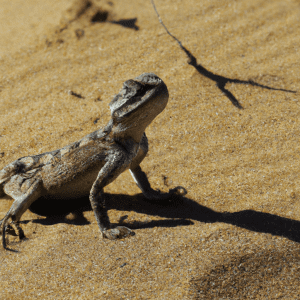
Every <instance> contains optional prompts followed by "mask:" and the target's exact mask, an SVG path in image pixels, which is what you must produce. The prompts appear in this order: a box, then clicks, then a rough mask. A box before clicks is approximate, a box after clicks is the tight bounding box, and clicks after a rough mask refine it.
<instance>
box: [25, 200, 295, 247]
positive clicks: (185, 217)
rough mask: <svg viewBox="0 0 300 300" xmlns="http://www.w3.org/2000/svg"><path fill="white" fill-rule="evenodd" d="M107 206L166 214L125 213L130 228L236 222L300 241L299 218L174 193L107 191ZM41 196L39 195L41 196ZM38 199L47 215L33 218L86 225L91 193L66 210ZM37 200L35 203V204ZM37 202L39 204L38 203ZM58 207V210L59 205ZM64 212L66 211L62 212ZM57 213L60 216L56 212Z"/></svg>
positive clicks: (40, 209)
mask: <svg viewBox="0 0 300 300" xmlns="http://www.w3.org/2000/svg"><path fill="white" fill-rule="evenodd" d="M105 197H106V202H107V208H108V210H109V209H115V210H118V211H123V212H124V211H125V212H126V211H128V212H129V211H134V212H136V213H141V214H147V215H152V216H159V217H162V218H166V219H164V220H149V221H138V220H134V221H129V220H127V216H126V214H125V215H124V216H122V217H121V218H120V219H119V223H118V224H119V225H123V226H128V227H129V228H131V229H142V228H154V227H176V226H189V225H193V224H194V222H193V221H199V222H203V223H216V222H222V223H227V224H231V225H235V226H238V227H241V228H244V229H247V230H251V231H254V232H261V233H269V234H272V235H276V236H282V237H285V238H288V239H289V240H292V241H294V242H297V243H300V222H299V221H296V220H292V219H288V218H284V217H280V216H277V215H273V214H269V213H263V212H257V211H254V210H243V211H239V212H234V213H229V212H217V211H214V210H212V209H210V208H207V207H205V206H203V205H200V204H198V203H197V202H195V201H193V200H191V199H189V198H186V197H181V196H174V198H173V199H172V201H171V202H168V203H161V204H157V203H155V204H153V203H149V202H148V201H146V198H145V197H144V196H143V194H137V195H135V196H128V195H121V194H120V195H117V194H114V195H112V194H105ZM39 200H40V199H39ZM39 200H37V201H36V202H35V203H36V204H35V203H33V204H32V205H31V207H30V210H31V211H33V212H35V213H38V214H42V215H44V216H46V219H42V220H41V219H36V220H34V221H33V222H35V223H40V224H43V225H53V224H56V223H68V224H70V223H71V224H75V225H87V224H89V221H87V220H86V219H85V218H84V217H83V212H84V211H90V210H91V206H90V204H89V199H88V197H85V198H81V199H78V200H76V201H74V200H73V201H69V203H67V204H66V205H65V206H64V209H65V211H63V209H62V206H61V202H60V204H59V205H58V206H56V205H53V202H52V201H51V203H48V206H50V207H51V209H49V207H47V206H46V205H45V202H41V203H37V202H39ZM34 204H35V205H34ZM37 204H38V205H39V206H37ZM57 207H59V210H58V209H57ZM74 211H75V213H77V218H74V219H73V220H72V222H70V221H69V220H66V219H65V216H66V215H67V214H68V213H70V212H74ZM62 212H63V214H62ZM54 214H56V215H59V216H55V217H54V216H53V215H54Z"/></svg>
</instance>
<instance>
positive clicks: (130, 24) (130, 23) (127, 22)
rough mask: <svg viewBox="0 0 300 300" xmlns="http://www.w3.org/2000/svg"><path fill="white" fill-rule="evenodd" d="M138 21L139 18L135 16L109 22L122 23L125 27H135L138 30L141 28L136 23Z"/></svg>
mask: <svg viewBox="0 0 300 300" xmlns="http://www.w3.org/2000/svg"><path fill="white" fill-rule="evenodd" d="M136 21H137V18H133V19H121V20H119V21H109V23H112V24H117V25H121V26H123V27H125V28H130V29H134V30H136V31H137V30H139V27H138V26H137V25H136V24H135V23H136Z"/></svg>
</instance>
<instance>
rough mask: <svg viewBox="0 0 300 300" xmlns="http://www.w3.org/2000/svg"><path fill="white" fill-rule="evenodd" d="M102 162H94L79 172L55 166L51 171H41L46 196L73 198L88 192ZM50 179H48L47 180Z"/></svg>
mask: <svg viewBox="0 0 300 300" xmlns="http://www.w3.org/2000/svg"><path fill="white" fill-rule="evenodd" d="M102 166H103V164H101V165H99V164H96V165H95V166H93V167H90V168H88V169H86V170H80V172H63V171H62V170H61V169H60V171H59V172H57V168H56V169H55V170H53V172H51V173H52V174H51V173H49V171H48V172H43V173H44V175H45V174H47V176H43V184H44V188H45V190H46V193H45V194H46V195H45V197H46V198H55V199H74V198H80V197H84V196H88V195H89V194H90V190H91V188H92V186H93V184H94V182H95V180H96V178H97V176H98V173H99V171H100V170H101V168H102ZM49 179H50V180H49Z"/></svg>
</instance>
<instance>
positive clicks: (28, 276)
mask: <svg viewBox="0 0 300 300" xmlns="http://www.w3.org/2000/svg"><path fill="white" fill-rule="evenodd" d="M156 5H157V9H158V11H159V13H160V15H161V17H162V19H163V21H164V23H165V25H166V26H167V27H168V29H169V30H170V31H171V33H172V34H173V35H174V36H176V38H178V39H179V40H180V41H181V42H182V44H183V46H184V47H185V49H186V50H188V51H189V52H190V56H191V58H193V59H192V64H188V58H187V55H186V53H185V52H184V51H183V50H182V49H181V48H180V47H179V46H178V44H177V43H176V41H175V40H174V39H172V38H171V37H170V36H169V35H167V33H166V32H165V30H164V29H163V27H162V26H161V24H160V23H159V21H158V19H157V17H156V14H155V12H154V10H153V7H152V6H151V2H150V1H141V0H130V1H129V0H122V1H117V0H112V1H109V2H105V1H93V2H91V1H75V2H73V1H69V0H60V1H58V0H57V1H53V0H52V1H50V0H48V1H38V0H27V1H21V0H14V1H5V0H0V7H1V9H0V28H1V30H0V41H1V42H0V168H2V167H4V166H5V165H7V164H8V163H10V162H12V161H13V160H15V159H17V158H19V157H22V156H27V155H31V154H38V153H42V152H46V151H50V150H54V149H57V148H60V147H63V146H65V145H67V144H69V143H71V142H73V141H76V140H78V139H80V138H81V137H83V136H84V135H86V134H88V133H90V132H92V131H94V130H96V129H98V128H100V127H102V126H104V125H105V124H106V123H107V122H108V120H109V119H110V111H109V108H108V103H109V102H110V101H111V99H112V97H113V96H114V95H115V94H116V93H117V92H118V91H119V90H120V88H121V86H122V83H123V82H124V81H125V80H127V79H130V78H134V77H136V76H138V75H140V74H142V73H144V72H154V73H156V74H157V75H158V76H160V77H161V78H162V79H163V80H164V81H165V83H166V84H167V86H168V89H169V92H170V99H169V103H168V106H167V108H166V109H165V110H164V112H163V113H162V114H161V115H159V117H158V118H157V119H155V121H154V122H153V123H152V124H151V125H150V126H149V128H148V129H147V135H148V139H149V143H150V151H149V154H148V156H147V157H146V159H145V160H144V161H143V163H142V167H143V169H144V171H145V172H146V173H147V175H148V177H149V180H150V182H151V184H152V186H153V187H154V188H156V189H161V190H163V191H167V190H168V189H169V188H173V187H175V186H178V185H181V186H183V187H185V188H186V189H187V191H188V194H187V195H186V196H185V197H182V198H180V199H177V200H176V201H175V202H174V203H172V204H171V205H169V206H161V205H153V204H148V203H147V202H146V201H145V200H144V197H143V196H142V194H141V193H140V191H139V189H138V188H137V187H136V185H135V183H134V182H133V180H132V178H131V176H130V174H129V172H128V171H127V172H125V173H124V174H122V175H121V176H120V177H119V178H118V179H117V180H116V181H115V182H113V183H112V184H110V185H109V186H108V187H106V189H105V192H106V193H107V194H108V195H107V197H108V199H109V201H108V202H109V208H110V209H109V216H110V219H111V221H112V222H113V223H115V224H118V223H123V224H125V225H126V226H128V227H130V228H132V229H134V230H135V233H136V234H135V236H133V237H130V238H127V239H124V240H121V241H109V240H103V239H102V238H101V237H100V234H99V229H98V227H97V224H96V220H95V218H94V215H93V212H92V211H91V208H90V207H89V205H88V199H81V201H80V202H78V201H77V202H70V203H68V204H67V205H64V204H62V203H39V202H38V201H37V202H36V203H35V204H36V205H35V206H32V207H31V209H30V210H28V211H27V212H26V213H25V214H24V216H23V218H22V220H23V221H22V227H23V229H24V231H25V234H26V236H27V239H26V240H25V241H19V240H18V238H16V237H13V236H9V247H10V248H11V249H13V250H15V251H18V252H12V251H4V250H0V282H1V288H0V299H5V300H6V299H298V296H297V295H299V294H300V288H299V284H300V260H299V259H300V252H299V250H300V247H299V242H300V202H299V200H300V187H299V183H300V178H299V171H300V168H299V160H300V155H299V151H300V146H299V133H300V129H299V128H300V76H299V69H300V51H299V47H300V41H299V36H300V24H299V20H300V2H299V0H286V1H281V0H273V1H264V0H252V1H248V0H239V1H234V0H231V1H222V0H202V1H198V0H190V1H183V0H181V1H180V0H175V1H174V0H172V1H171V0H164V1H156ZM70 91H73V92H74V93H76V94H77V95H78V96H79V95H80V96H81V97H78V96H77V97H76V96H74V95H72V94H70ZM11 204H12V200H11V199H10V198H9V197H2V198H1V199H0V219H1V218H3V217H4V215H5V214H6V212H7V211H8V210H9V208H10V206H11ZM66 207H67V208H68V209H67V210H66Z"/></svg>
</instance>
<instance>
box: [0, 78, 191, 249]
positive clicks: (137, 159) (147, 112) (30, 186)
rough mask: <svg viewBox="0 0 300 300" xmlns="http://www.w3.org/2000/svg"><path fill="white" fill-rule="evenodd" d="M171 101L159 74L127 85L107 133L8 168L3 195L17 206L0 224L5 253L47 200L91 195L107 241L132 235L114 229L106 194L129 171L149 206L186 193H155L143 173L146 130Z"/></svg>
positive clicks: (0, 186)
mask: <svg viewBox="0 0 300 300" xmlns="http://www.w3.org/2000/svg"><path fill="white" fill-rule="evenodd" d="M168 98H169V94H168V89H167V87H166V85H165V84H164V82H163V81H162V80H161V79H160V78H159V77H158V76H156V75H155V74H152V73H145V74H142V75H140V76H138V77H136V78H135V79H133V80H132V79H131V80H127V81H125V82H124V84H123V88H122V89H121V91H120V92H119V94H117V95H116V96H115V97H114V99H113V100H112V101H111V103H110V104H109V106H110V109H111V116H112V118H111V120H110V121H109V123H108V124H107V125H106V126H105V127H104V128H103V129H99V130H97V131H94V132H92V133H90V134H88V135H87V136H85V137H84V138H82V139H81V140H79V141H77V142H75V143H72V144H70V145H68V146H66V147H64V148H62V149H58V150H54V151H51V152H46V153H43V154H39V155H34V156H26V157H22V158H19V159H17V160H16V161H14V162H12V163H10V164H9V165H7V166H6V167H4V169H2V170H1V171H0V194H1V193H2V194H3V193H4V194H6V195H9V196H10V197H12V198H13V199H14V202H13V204H12V206H11V208H10V210H9V211H8V213H7V214H6V215H5V217H4V218H3V219H2V220H1V221H0V233H2V243H3V247H4V248H5V249H7V247H6V242H5V233H6V232H7V233H12V232H13V231H16V232H17V233H18V235H19V237H20V238H23V237H25V235H24V233H23V230H22V229H21V227H20V225H19V222H20V219H21V216H22V215H23V213H24V212H25V211H26V210H27V209H28V208H29V206H30V205H31V204H32V203H33V202H34V201H35V200H37V199H38V198H39V197H42V196H43V197H44V198H46V199H51V198H55V199H58V198H61V199H70V198H78V197H83V196H88V195H89V199H90V202H91V206H92V209H93V211H94V214H95V217H96V220H97V223H98V226H99V228H100V231H101V233H102V236H103V237H104V238H108V239H118V238H125V237H126V236H129V235H132V234H133V232H132V231H131V230H130V229H129V228H127V227H124V226H117V227H115V228H111V224H110V222H109V218H108V215H107V210H106V205H105V199H104V196H103V188H104V187H105V186H106V185H108V184H109V183H111V182H112V181H114V180H115V179H116V178H117V177H118V176H119V175H120V174H121V173H122V172H124V171H125V170H127V169H130V173H131V175H132V177H133V179H134V180H135V182H136V183H137V185H138V186H139V188H140V189H141V190H142V192H143V194H144V196H145V197H146V198H147V199H148V200H150V201H151V200H152V201H155V202H157V200H167V199H170V197H171V196H172V195H174V194H177V195H183V194H185V193H186V191H185V190H184V188H182V187H177V188H174V189H172V190H170V191H169V193H165V194H163V193H161V192H159V191H155V190H153V189H152V188H151V186H150V184H149V181H148V179H147V176H146V174H145V173H144V172H143V171H142V169H141V167H140V163H141V161H142V160H143V159H144V158H145V156H146V154H147V152H148V140H147V137H146V134H145V129H146V127H147V126H148V125H149V124H150V123H151V122H152V121H153V119H154V118H155V117H156V116H157V115H158V114H160V113H161V112H162V111H163V109H164V108H165V107H166V105H167V102H168ZM10 220H11V225H9V224H8V223H9V221H10Z"/></svg>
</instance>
